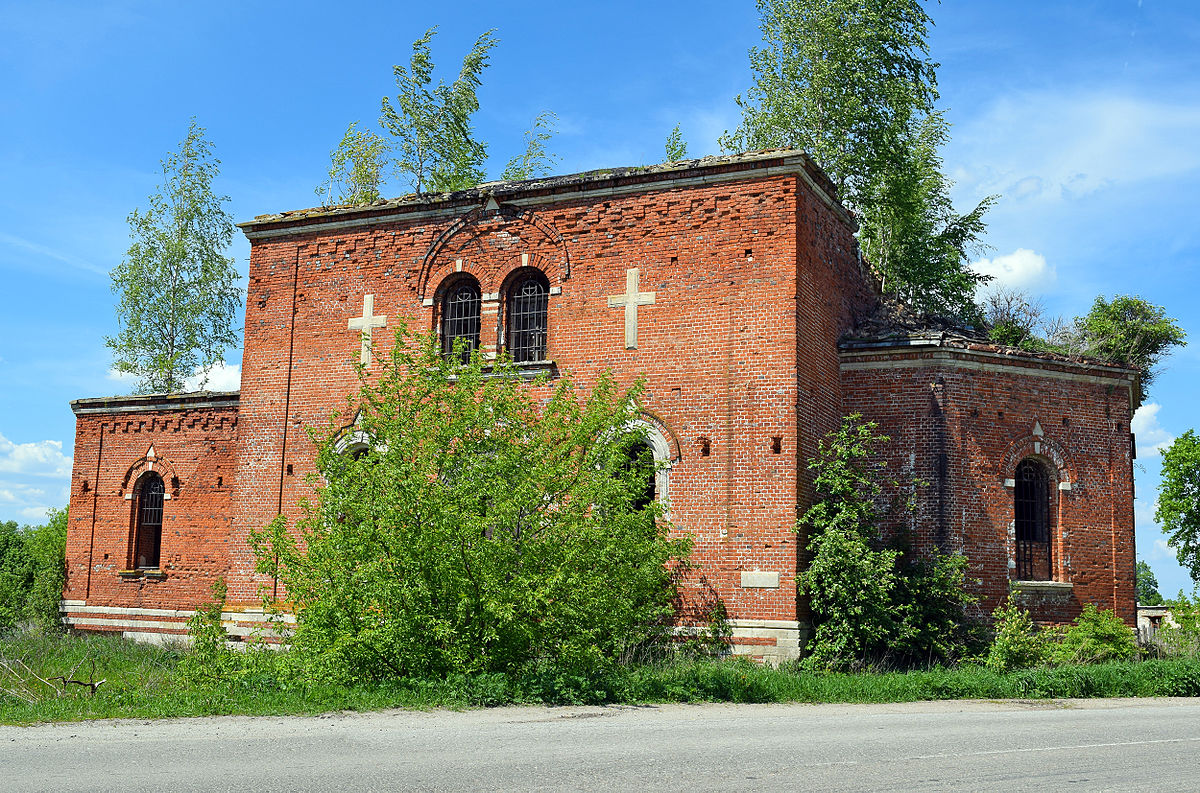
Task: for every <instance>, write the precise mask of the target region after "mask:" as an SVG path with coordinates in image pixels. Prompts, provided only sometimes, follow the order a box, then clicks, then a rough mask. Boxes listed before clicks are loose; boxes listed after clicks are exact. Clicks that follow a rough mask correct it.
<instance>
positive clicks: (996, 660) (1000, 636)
mask: <svg viewBox="0 0 1200 793" xmlns="http://www.w3.org/2000/svg"><path fill="white" fill-rule="evenodd" d="M992 621H993V628H994V630H995V638H993V639H992V644H991V647H989V648H988V654H987V659H986V660H985V661H984V665H985V666H987V668H988V669H994V670H996V671H998V672H1009V671H1012V670H1014V669H1029V668H1031V667H1034V666H1039V665H1041V664H1043V663H1045V662H1046V660H1047V659H1048V648H1047V646H1046V640H1045V638H1044V637H1043V636H1042V635H1040V634H1039V632H1038V629H1037V626H1035V625H1034V624H1033V618H1032V617H1030V616H1029V611H1028V609H1023V608H1021V607H1020V606H1018V605H1017V603H1016V600H1015V598H1014V597H1013V596H1012V595H1011V594H1010V595H1009V596H1008V599H1006V600H1005V601H1004V602H1003V603H1001V604H1000V605H999V606H997V607H996V610H995V611H993V612H992Z"/></svg>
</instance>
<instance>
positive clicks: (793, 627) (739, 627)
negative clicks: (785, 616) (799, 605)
mask: <svg viewBox="0 0 1200 793" xmlns="http://www.w3.org/2000/svg"><path fill="white" fill-rule="evenodd" d="M729 627H730V628H731V637H730V638H731V643H730V650H731V652H732V653H733V654H734V655H747V656H750V657H752V658H760V659H762V661H763V662H764V663H768V664H772V665H778V664H781V663H783V662H784V661H794V660H795V659H797V658H799V657H800V642H801V639H803V638H804V637H805V636H806V635H807V632H808V628H807V626H802V625H801V624H800V623H799V622H797V621H796V620H746V619H737V620H729ZM738 639H744V640H749V639H754V640H756V641H754V642H753V643H751V642H749V641H741V642H739V641H738ZM772 639H773V640H774V641H773V642H772V641H770V640H772ZM763 640H767V641H765V642H764V641H763Z"/></svg>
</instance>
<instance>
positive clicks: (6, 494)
mask: <svg viewBox="0 0 1200 793" xmlns="http://www.w3.org/2000/svg"><path fill="white" fill-rule="evenodd" d="M69 490H70V488H63V490H62V492H60V493H59V494H58V498H57V499H48V498H47V497H46V491H45V490H42V489H41V488H40V487H33V486H31V485H27V484H24V483H22V482H13V481H0V520H13V519H17V520H20V521H23V522H28V523H40V522H41V521H43V520H44V519H45V517H46V511H47V510H49V509H50V508H51V507H61V506H63V505H64V504H66V503H67V501H68V500H69V498H70V492H69Z"/></svg>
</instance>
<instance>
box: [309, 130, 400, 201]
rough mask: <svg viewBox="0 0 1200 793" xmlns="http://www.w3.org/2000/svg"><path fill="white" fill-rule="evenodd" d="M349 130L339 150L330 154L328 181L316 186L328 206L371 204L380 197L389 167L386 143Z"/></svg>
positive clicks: (359, 131)
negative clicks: (381, 186)
mask: <svg viewBox="0 0 1200 793" xmlns="http://www.w3.org/2000/svg"><path fill="white" fill-rule="evenodd" d="M357 126H358V122H357V121H355V122H354V123H353V124H351V125H350V126H349V127H347V128H346V134H345V135H343V136H342V141H341V143H339V144H338V147H337V148H336V149H334V150H333V151H331V152H330V153H329V158H330V164H329V178H328V180H327V181H326V182H325V183H324V184H322V185H320V186H319V187H317V191H316V192H317V195H319V196H320V197H321V201H322V203H324V204H325V205H327V206H332V205H335V204H353V205H359V204H369V203H371V202H372V201H375V200H377V199H379V198H381V196H380V193H379V186H380V183H381V182H382V180H383V170H384V168H386V167H387V164H388V145H387V141H385V140H384V139H383V138H381V137H379V136H378V135H376V134H375V133H374V132H371V131H370V130H360V129H357Z"/></svg>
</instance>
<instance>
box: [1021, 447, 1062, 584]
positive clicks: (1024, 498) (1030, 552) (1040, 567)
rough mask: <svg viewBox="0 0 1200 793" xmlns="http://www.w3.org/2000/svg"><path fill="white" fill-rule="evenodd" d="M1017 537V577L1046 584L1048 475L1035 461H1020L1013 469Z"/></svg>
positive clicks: (1048, 577) (1048, 555)
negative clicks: (1015, 470)
mask: <svg viewBox="0 0 1200 793" xmlns="http://www.w3.org/2000/svg"><path fill="white" fill-rule="evenodd" d="M1013 502H1014V513H1015V518H1016V535H1017V578H1018V579H1019V580H1021V581H1049V580H1050V579H1051V578H1053V576H1052V575H1051V573H1052V568H1051V565H1050V474H1049V472H1048V471H1047V470H1046V466H1044V465H1042V464H1041V463H1040V462H1038V461H1037V460H1022V461H1021V463H1020V464H1019V465H1018V466H1017V474H1016V488H1015V493H1014V496H1013Z"/></svg>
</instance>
